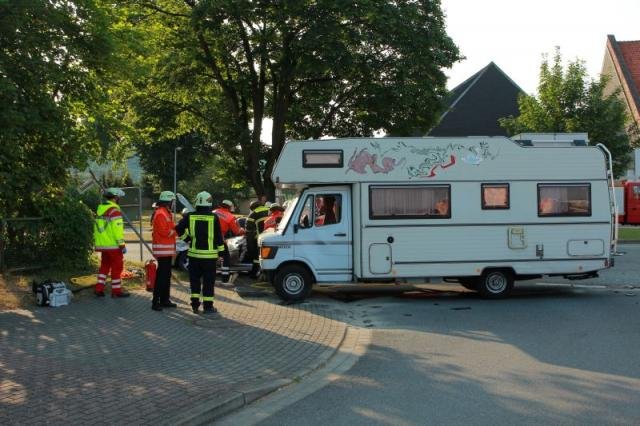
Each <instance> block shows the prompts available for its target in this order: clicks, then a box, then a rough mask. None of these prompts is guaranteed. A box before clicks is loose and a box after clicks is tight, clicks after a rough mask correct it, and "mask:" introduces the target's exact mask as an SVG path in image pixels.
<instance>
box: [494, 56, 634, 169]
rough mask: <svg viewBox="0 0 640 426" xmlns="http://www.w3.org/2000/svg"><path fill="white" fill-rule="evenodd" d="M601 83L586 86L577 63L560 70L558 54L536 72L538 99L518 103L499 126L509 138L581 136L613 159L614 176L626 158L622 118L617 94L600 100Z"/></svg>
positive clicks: (603, 80)
mask: <svg viewBox="0 0 640 426" xmlns="http://www.w3.org/2000/svg"><path fill="white" fill-rule="evenodd" d="M606 83H607V79H606V77H604V76H603V77H601V78H600V79H599V80H598V81H593V80H592V81H588V78H587V71H586V68H585V66H584V63H583V62H582V61H579V60H577V61H575V62H571V63H570V64H569V65H568V66H567V68H566V70H565V69H564V68H563V66H562V56H561V54H560V50H559V49H557V50H556V54H555V56H554V58H553V64H549V62H548V60H547V59H546V58H545V60H544V61H543V62H542V65H541V66H540V82H539V84H538V96H537V97H535V96H528V95H523V96H521V97H520V98H519V99H518V104H519V107H520V115H519V116H518V117H508V118H503V119H501V120H500V124H501V125H502V127H504V128H505V129H506V130H507V131H508V132H509V133H510V134H512V135H513V134H517V133H522V132H587V133H588V134H589V139H590V141H591V144H596V143H602V144H604V145H605V146H606V147H607V148H608V149H609V150H610V151H611V154H612V156H613V163H614V164H613V168H614V174H615V175H616V176H620V175H621V174H623V173H624V171H625V170H626V168H627V166H628V164H629V162H630V160H631V158H630V155H629V154H630V152H631V147H630V143H629V137H628V135H627V133H626V132H625V123H626V122H627V116H626V113H625V107H624V104H623V103H622V101H621V100H620V99H619V97H618V94H619V93H618V92H614V93H612V94H609V95H605V93H604V88H605V86H606Z"/></svg>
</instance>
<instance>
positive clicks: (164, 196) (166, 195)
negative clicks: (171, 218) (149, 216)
mask: <svg viewBox="0 0 640 426" xmlns="http://www.w3.org/2000/svg"><path fill="white" fill-rule="evenodd" d="M175 199H176V194H174V193H173V192H171V191H162V192H161V193H160V197H159V198H158V201H167V202H169V201H173V200H175Z"/></svg>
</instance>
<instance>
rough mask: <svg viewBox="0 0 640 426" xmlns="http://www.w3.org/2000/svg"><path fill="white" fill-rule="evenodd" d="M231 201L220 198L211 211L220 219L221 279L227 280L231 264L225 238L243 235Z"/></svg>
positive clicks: (224, 281) (225, 281) (226, 281)
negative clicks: (222, 241) (222, 249)
mask: <svg viewBox="0 0 640 426" xmlns="http://www.w3.org/2000/svg"><path fill="white" fill-rule="evenodd" d="M233 207H234V206H233V203H232V202H231V201H229V200H222V202H221V203H220V205H219V206H218V208H217V209H215V210H214V211H213V212H214V213H215V214H216V216H218V219H219V220H220V231H221V232H222V236H223V238H224V240H225V241H224V252H222V267H221V268H220V276H221V281H222V282H223V283H228V282H229V273H230V271H229V267H230V266H231V265H230V264H231V257H230V255H229V247H228V246H227V238H231V237H237V236H238V235H244V229H242V228H240V226H239V225H238V222H236V217H235V216H234V215H233Z"/></svg>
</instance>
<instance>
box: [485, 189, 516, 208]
mask: <svg viewBox="0 0 640 426" xmlns="http://www.w3.org/2000/svg"><path fill="white" fill-rule="evenodd" d="M481 186H482V209H483V210H498V209H508V208H509V184H508V183H483V184H482V185H481Z"/></svg>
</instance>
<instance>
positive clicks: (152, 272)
mask: <svg viewBox="0 0 640 426" xmlns="http://www.w3.org/2000/svg"><path fill="white" fill-rule="evenodd" d="M157 269H158V268H157V266H156V261H155V260H153V259H149V260H147V261H146V262H145V263H144V281H145V284H146V287H147V291H151V292H152V291H153V288H154V287H155V286H156V270H157Z"/></svg>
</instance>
